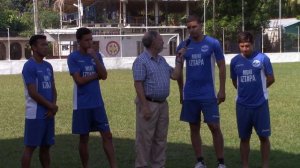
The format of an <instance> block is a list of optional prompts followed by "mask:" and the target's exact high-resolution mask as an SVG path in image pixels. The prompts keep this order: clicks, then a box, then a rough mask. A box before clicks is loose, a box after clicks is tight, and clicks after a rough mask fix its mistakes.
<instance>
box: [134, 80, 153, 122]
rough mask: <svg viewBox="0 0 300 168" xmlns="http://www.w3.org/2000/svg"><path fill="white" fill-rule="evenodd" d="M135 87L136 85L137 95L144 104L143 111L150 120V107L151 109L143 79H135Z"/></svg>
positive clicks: (146, 118)
mask: <svg viewBox="0 0 300 168" xmlns="http://www.w3.org/2000/svg"><path fill="white" fill-rule="evenodd" d="M134 87H135V91H136V94H137V97H138V99H139V101H140V102H141V105H142V112H143V113H144V119H145V120H149V119H150V109H149V105H148V101H147V99H146V96H145V93H144V87H143V83H142V81H134Z"/></svg>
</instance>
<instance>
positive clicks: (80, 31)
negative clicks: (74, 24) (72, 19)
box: [76, 27, 92, 40]
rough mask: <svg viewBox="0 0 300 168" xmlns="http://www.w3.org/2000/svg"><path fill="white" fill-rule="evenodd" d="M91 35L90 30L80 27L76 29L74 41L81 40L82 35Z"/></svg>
mask: <svg viewBox="0 0 300 168" xmlns="http://www.w3.org/2000/svg"><path fill="white" fill-rule="evenodd" d="M91 33H92V31H91V30H90V29H88V28H86V27H81V28H79V29H77V31H76V39H77V40H81V39H82V37H83V36H84V35H86V34H91Z"/></svg>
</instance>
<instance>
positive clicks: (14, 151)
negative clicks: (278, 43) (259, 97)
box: [0, 63, 300, 168]
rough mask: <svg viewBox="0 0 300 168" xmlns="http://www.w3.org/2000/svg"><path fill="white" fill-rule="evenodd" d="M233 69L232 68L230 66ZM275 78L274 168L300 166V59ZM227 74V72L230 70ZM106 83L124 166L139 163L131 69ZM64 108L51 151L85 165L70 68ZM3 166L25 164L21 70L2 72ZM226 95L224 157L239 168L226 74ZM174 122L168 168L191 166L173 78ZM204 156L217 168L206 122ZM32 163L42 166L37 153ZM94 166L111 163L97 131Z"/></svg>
mask: <svg viewBox="0 0 300 168" xmlns="http://www.w3.org/2000/svg"><path fill="white" fill-rule="evenodd" d="M227 71H229V69H228V70H227ZM274 72H275V77H276V82H275V84H274V85H273V86H271V88H270V90H269V91H270V102H269V103H270V110H271V124H272V136H271V150H272V151H271V158H270V159H271V166H270V167H271V168H281V167H285V168H296V167H299V165H300V129H299V126H300V89H299V83H300V78H299V77H300V63H286V64H274ZM227 74H228V73H227ZM108 75H109V76H108V79H107V80H106V81H104V82H101V88H102V94H103V97H104V101H105V105H106V110H107V113H108V117H109V120H110V125H111V129H112V132H113V136H114V144H115V147H116V153H117V160H118V164H119V167H120V168H131V167H133V165H134V139H135V106H134V98H135V90H134V87H133V81H132V74H131V71H130V70H110V71H109V72H108ZM55 77H56V85H57V90H58V105H59V112H58V113H57V116H56V145H55V146H54V147H53V148H52V150H51V155H52V167H53V168H71V167H72V168H77V167H81V166H80V165H81V164H80V159H79V154H78V151H77V143H78V137H77V136H75V135H72V134H71V120H72V88H73V82H72V79H71V77H70V76H69V75H68V73H56V74H55ZM0 81H1V87H2V88H1V90H0V167H1V168H17V167H20V158H21V154H22V150H23V128H24V91H23V88H24V87H23V83H22V78H21V75H3V76H0ZM226 92H227V100H226V102H225V103H224V104H222V105H221V106H220V111H221V128H222V131H223V134H224V139H225V161H226V164H227V166H228V167H229V168H238V167H240V159H239V158H240V157H239V138H238V135H237V128H236V118H235V105H234V103H235V100H234V98H235V94H236V93H235V89H234V88H233V86H232V84H231V80H230V79H229V75H227V85H226ZM169 105H170V125H169V135H168V151H167V168H192V167H193V166H194V164H195V158H194V153H193V150H192V147H191V143H190V138H189V128H188V125H187V124H186V123H183V122H181V121H179V114H180V109H181V106H180V104H179V98H178V88H177V84H176V82H172V83H171V94H170V97H169ZM201 134H202V139H203V143H204V157H205V160H206V162H207V165H208V167H209V168H210V167H216V159H215V156H214V152H213V148H212V138H211V134H210V132H209V130H208V127H207V126H206V125H204V124H203V125H202V130H201ZM251 149H252V150H251V153H250V160H251V161H250V164H251V165H250V167H251V168H253V167H255V168H257V167H260V151H259V141H258V138H257V136H256V135H255V134H253V137H252V140H251ZM32 167H40V164H39V161H38V155H37V152H35V155H34V157H33V160H32ZM90 167H91V168H96V167H97V168H99V167H103V168H107V167H108V165H107V161H106V158H105V155H104V154H103V150H102V147H101V143H100V138H99V135H98V134H97V133H93V134H92V136H91V139H90Z"/></svg>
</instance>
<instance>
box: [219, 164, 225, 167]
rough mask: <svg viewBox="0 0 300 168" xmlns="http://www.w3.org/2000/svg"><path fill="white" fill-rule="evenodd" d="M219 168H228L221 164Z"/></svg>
mask: <svg viewBox="0 0 300 168" xmlns="http://www.w3.org/2000/svg"><path fill="white" fill-rule="evenodd" d="M218 168H226V166H225V165H224V164H219V165H218Z"/></svg>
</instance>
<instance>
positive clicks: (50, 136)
mask: <svg viewBox="0 0 300 168" xmlns="http://www.w3.org/2000/svg"><path fill="white" fill-rule="evenodd" d="M54 143H55V137H54V118H51V119H25V131H24V144H25V145H26V146H31V147H37V146H51V145H53V144H54Z"/></svg>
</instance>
